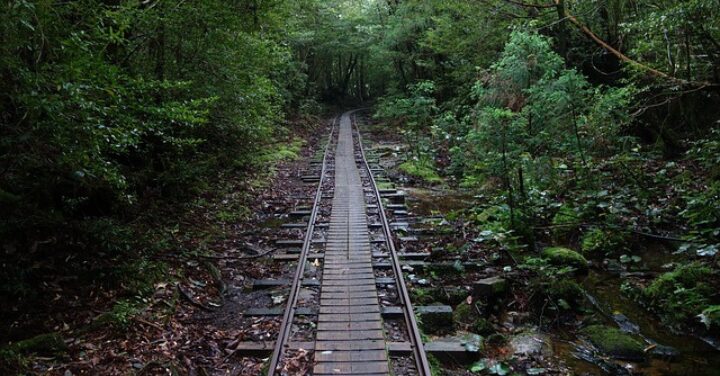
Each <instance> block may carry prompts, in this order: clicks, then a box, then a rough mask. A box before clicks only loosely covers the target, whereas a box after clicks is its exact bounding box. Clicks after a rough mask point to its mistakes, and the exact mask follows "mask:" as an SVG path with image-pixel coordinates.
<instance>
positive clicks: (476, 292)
mask: <svg viewBox="0 0 720 376" xmlns="http://www.w3.org/2000/svg"><path fill="white" fill-rule="evenodd" d="M507 290H508V284H507V281H506V280H505V279H504V278H500V277H497V276H496V277H490V278H484V279H480V280H477V281H475V282H474V283H473V296H475V297H478V298H490V297H495V296H501V295H504V294H505V293H506V292H507Z"/></svg>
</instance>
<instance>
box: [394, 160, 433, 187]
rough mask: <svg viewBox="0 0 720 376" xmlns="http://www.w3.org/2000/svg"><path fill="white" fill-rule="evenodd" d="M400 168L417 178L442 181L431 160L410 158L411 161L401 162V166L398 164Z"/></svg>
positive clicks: (430, 181) (429, 181) (427, 180)
mask: <svg viewBox="0 0 720 376" xmlns="http://www.w3.org/2000/svg"><path fill="white" fill-rule="evenodd" d="M398 168H399V169H400V171H402V172H404V173H406V174H408V175H410V176H414V177H416V178H419V179H422V180H424V181H426V182H428V183H440V182H442V179H441V178H440V175H438V174H437V172H436V171H435V166H434V164H433V163H432V162H431V161H426V160H422V161H415V160H410V161H407V162H404V163H402V164H400V166H398Z"/></svg>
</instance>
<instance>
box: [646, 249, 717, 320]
mask: <svg viewBox="0 0 720 376" xmlns="http://www.w3.org/2000/svg"><path fill="white" fill-rule="evenodd" d="M712 278H713V272H712V270H711V269H710V268H709V267H707V266H705V265H703V264H701V263H699V262H692V263H689V264H685V265H680V266H678V267H677V268H675V270H673V271H670V272H667V273H664V274H662V275H660V276H659V277H657V278H656V279H655V280H653V281H652V283H650V285H649V286H647V287H646V288H644V289H643V290H642V292H641V296H642V297H643V298H644V299H645V300H646V303H648V304H649V305H650V306H651V307H654V309H656V310H657V311H658V313H659V314H660V315H661V316H662V317H663V319H664V320H665V321H667V322H670V323H678V322H682V321H690V320H693V321H694V320H695V316H696V315H698V314H700V313H701V311H702V310H703V309H704V308H706V307H707V306H708V305H709V300H708V297H709V296H712V295H713V294H714V293H715V292H716V291H715V290H714V289H713V288H712V287H711V286H710V284H708V282H709V281H711V280H712Z"/></svg>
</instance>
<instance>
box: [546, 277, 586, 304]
mask: <svg viewBox="0 0 720 376" xmlns="http://www.w3.org/2000/svg"><path fill="white" fill-rule="evenodd" d="M548 294H549V295H550V297H551V298H552V299H553V300H555V302H556V303H558V306H560V307H562V308H566V307H567V308H566V309H568V310H572V309H578V308H580V304H579V303H580V302H582V300H583V299H584V297H585V293H584V292H583V289H582V287H580V285H579V284H578V283H577V282H575V281H573V280H571V279H561V280H559V281H554V282H552V283H551V284H550V286H549V287H548ZM561 302H565V304H564V305H563V304H562V303H561Z"/></svg>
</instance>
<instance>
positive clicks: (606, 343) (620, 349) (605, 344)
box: [582, 325, 645, 360]
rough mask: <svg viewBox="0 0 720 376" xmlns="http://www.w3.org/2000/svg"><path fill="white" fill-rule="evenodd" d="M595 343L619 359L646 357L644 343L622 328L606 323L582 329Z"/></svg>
mask: <svg viewBox="0 0 720 376" xmlns="http://www.w3.org/2000/svg"><path fill="white" fill-rule="evenodd" d="M582 334H583V335H585V336H587V338H588V339H589V340H590V342H592V343H593V345H595V346H597V347H598V348H599V349H600V350H601V351H603V352H604V353H606V354H608V355H611V356H612V357H614V358H617V359H625V360H641V359H644V357H645V353H644V352H643V350H644V348H643V344H642V342H640V341H639V340H637V339H635V337H633V336H631V335H629V334H627V333H623V332H622V331H620V329H617V328H612V327H609V326H604V325H591V326H588V327H587V328H585V329H583V330H582Z"/></svg>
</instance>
